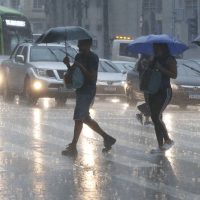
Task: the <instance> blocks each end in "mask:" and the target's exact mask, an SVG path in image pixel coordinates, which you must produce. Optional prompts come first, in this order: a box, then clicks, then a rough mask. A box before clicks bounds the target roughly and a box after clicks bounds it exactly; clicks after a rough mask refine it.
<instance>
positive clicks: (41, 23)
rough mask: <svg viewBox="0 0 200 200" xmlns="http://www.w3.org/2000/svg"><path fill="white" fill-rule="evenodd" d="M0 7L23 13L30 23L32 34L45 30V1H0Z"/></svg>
mask: <svg viewBox="0 0 200 200" xmlns="http://www.w3.org/2000/svg"><path fill="white" fill-rule="evenodd" d="M0 5H2V6H7V7H11V8H14V9H16V10H19V11H20V12H22V13H24V15H25V16H26V17H27V18H28V19H29V21H30V23H31V26H32V30H33V33H42V32H43V31H44V30H46V15H45V12H44V8H45V0H0Z"/></svg>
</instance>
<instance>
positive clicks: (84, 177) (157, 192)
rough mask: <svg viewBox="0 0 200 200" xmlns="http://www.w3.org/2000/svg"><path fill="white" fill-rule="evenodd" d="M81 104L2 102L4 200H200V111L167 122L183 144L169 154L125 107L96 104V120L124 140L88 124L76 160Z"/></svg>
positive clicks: (0, 188) (0, 191) (0, 198)
mask: <svg viewBox="0 0 200 200" xmlns="http://www.w3.org/2000/svg"><path fill="white" fill-rule="evenodd" d="M73 108H74V101H73V100H70V101H69V102H68V103H67V105H66V106H65V107H64V108H59V107H56V106H55V103H54V101H52V100H49V99H45V100H40V101H39V103H38V105H37V106H36V107H28V106H26V105H25V104H23V103H22V104H21V103H20V104H18V103H16V102H15V103H12V104H6V103H3V102H2V101H0V200H71V199H77V200H178V199H187V200H199V199H200V156H199V155H200V133H199V130H200V123H199V122H200V112H199V110H200V107H191V108H188V109H187V110H186V111H183V110H182V111H181V110H179V108H177V107H170V108H169V109H168V110H167V111H166V113H165V115H164V119H165V122H166V124H167V127H168V129H169V131H170V135H171V137H172V138H173V139H174V140H175V142H176V145H175V146H174V147H173V148H172V149H171V150H170V151H168V152H167V153H166V154H165V155H151V154H150V153H149V151H150V150H151V148H153V147H155V146H156V140H155V135H154V130H153V127H152V126H148V127H142V126H141V125H139V123H138V122H137V121H136V119H135V114H136V109H135V108H134V107H129V106H127V104H126V103H124V102H117V101H111V100H107V101H104V102H100V101H98V100H97V101H96V102H95V104H94V107H93V108H92V109H91V114H92V116H93V117H94V118H95V119H96V120H97V121H98V122H99V124H100V125H101V126H102V127H103V128H104V129H105V130H106V131H107V132H108V133H110V134H111V135H113V136H114V137H116V138H117V143H116V145H115V146H114V147H113V149H112V151H111V152H110V153H108V154H103V153H102V147H103V143H102V139H101V137H99V136H98V135H96V134H95V133H93V132H92V131H91V130H90V129H89V128H88V127H86V126H84V130H83V133H82V136H81V138H80V141H79V145H78V151H79V154H78V156H77V157H76V158H68V157H64V156H62V155H61V151H62V150H63V148H64V147H65V146H66V144H68V143H69V142H70V141H71V138H72V135H73V121H72V115H73Z"/></svg>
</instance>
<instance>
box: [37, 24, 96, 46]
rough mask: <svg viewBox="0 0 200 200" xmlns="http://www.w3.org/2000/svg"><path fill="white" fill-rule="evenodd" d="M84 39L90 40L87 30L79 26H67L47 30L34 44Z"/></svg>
mask: <svg viewBox="0 0 200 200" xmlns="http://www.w3.org/2000/svg"><path fill="white" fill-rule="evenodd" d="M84 39H92V36H91V35H90V34H89V33H88V31H87V30H85V29H84V28H82V27H79V26H67V27H56V28H51V29H49V30H47V31H46V32H45V33H43V34H42V35H41V36H40V37H39V38H38V39H37V40H36V43H55V42H65V41H67V40H84Z"/></svg>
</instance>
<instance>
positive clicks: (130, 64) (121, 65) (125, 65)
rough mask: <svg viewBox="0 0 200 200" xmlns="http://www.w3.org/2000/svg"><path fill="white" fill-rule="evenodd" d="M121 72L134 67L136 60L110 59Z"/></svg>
mask: <svg viewBox="0 0 200 200" xmlns="http://www.w3.org/2000/svg"><path fill="white" fill-rule="evenodd" d="M112 62H113V63H114V64H115V65H116V66H117V68H118V69H119V70H120V72H121V73H127V72H129V71H130V70H132V69H133V68H134V67H135V64H136V62H134V61H133V62H128V61H115V60H114V61H112Z"/></svg>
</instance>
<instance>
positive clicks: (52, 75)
mask: <svg viewBox="0 0 200 200" xmlns="http://www.w3.org/2000/svg"><path fill="white" fill-rule="evenodd" d="M46 73H47V76H48V77H50V78H55V74H54V72H53V70H47V72H46Z"/></svg>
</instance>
